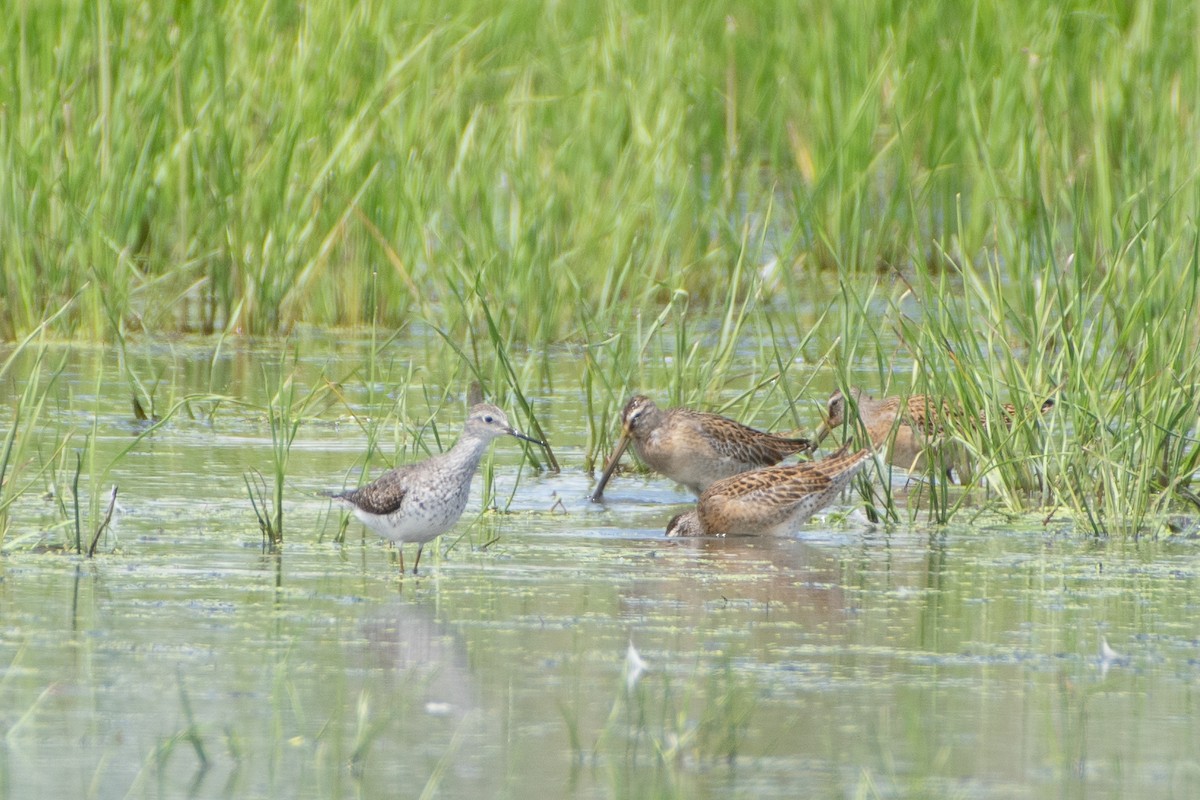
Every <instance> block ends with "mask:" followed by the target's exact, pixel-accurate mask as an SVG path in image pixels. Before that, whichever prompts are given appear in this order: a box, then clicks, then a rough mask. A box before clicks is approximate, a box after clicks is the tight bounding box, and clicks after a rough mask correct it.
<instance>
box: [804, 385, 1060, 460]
mask: <svg viewBox="0 0 1200 800" xmlns="http://www.w3.org/2000/svg"><path fill="white" fill-rule="evenodd" d="M850 396H851V398H853V401H854V406H855V407H856V408H857V410H858V418H859V420H861V421H862V425H863V429H864V430H865V431H866V434H867V436H868V438H870V440H871V443H872V444H873V445H874V446H875V447H879V448H882V447H883V446H884V445H886V446H887V460H888V463H890V464H892V465H893V466H896V467H900V468H902V469H905V470H911V469H912V468H913V465H914V464H915V463H916V462H917V460H918V459H919V458H920V456H921V454H922V453H924V452H926V451H928V450H929V448H930V445H931V444H933V443H935V442H936V441H937V439H938V438H939V437H940V436H941V435H942V432H943V426H944V424H945V422H946V420H949V419H958V420H968V419H970V417H968V415H967V414H966V412H964V411H962V410H961V409H957V408H955V407H954V406H952V405H951V404H950V403H948V402H946V401H945V400H942V401H941V402H939V401H937V400H935V399H934V398H932V397H929V396H928V395H923V394H914V395H910V396H909V397H908V398H907V399H902V398H900V397H885V398H883V399H881V400H875V399H872V398H870V397H868V396H866V395H864V394H863V392H862V390H861V389H851V390H850ZM846 407H847V398H846V396H845V395H844V394H842V391H841V390H840V389H839V390H837V391H835V392H834V393H833V394H832V395H831V396H830V398H829V405H828V409H827V417H826V420H825V421H824V422H823V423H822V424H821V426H820V427H819V428H818V429H817V433H816V435H815V436H814V437H813V438H814V440H815V441H816V443H817V444H820V443H821V442H822V441H823V440H824V439H825V437H826V436H827V435H828V434H829V432H830V431H832V430H833V429H835V428H839V427H841V426H842V425H843V424H844V423H845V421H846V413H847V412H846ZM1052 408H1054V400H1053V399H1048V400H1046V401H1045V402H1044V403H1042V406H1041V409H1040V411H1041V413H1043V414H1045V413H1046V412H1048V411H1049V410H1050V409H1052ZM1001 411H1002V419H1003V422H1004V426H1005V427H1006V428H1009V427H1012V423H1013V420H1015V419H1016V417H1017V408H1016V406H1014V405H1013V404H1012V403H1005V404H1004V405H1003V406H1001ZM978 423H979V424H980V425H986V424H987V415H986V413H984V412H980V414H979V417H978Z"/></svg>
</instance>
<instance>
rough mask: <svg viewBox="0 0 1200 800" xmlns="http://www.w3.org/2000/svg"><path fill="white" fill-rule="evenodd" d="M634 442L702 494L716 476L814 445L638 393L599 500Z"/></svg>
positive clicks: (628, 407)
mask: <svg viewBox="0 0 1200 800" xmlns="http://www.w3.org/2000/svg"><path fill="white" fill-rule="evenodd" d="M631 442H632V443H633V450H634V452H635V453H637V456H638V458H640V459H641V460H642V461H643V462H644V463H645V464H646V466H648V467H650V468H651V469H652V470H654V471H655V472H658V473H661V474H663V475H665V476H667V477H668V478H670V479H671V480H673V481H675V482H676V483H681V484H683V485H684V486H686V487H687V488H688V489H690V490H691V491H692V492H693V493H695V494H697V495H698V494H700V493H701V492H703V491H704V490H705V489H706V488H708V485H709V484H710V483H712V482H713V481H716V480H720V479H721V478H728V477H729V476H731V475H737V474H738V473H740V472H746V471H747V470H752V469H761V468H762V467H769V466H772V465H774V464H778V463H779V462H780V461H782V460H783V459H785V458H787V457H788V456H790V455H792V454H793V453H800V452H811V451H812V449H813V445H812V442H810V441H809V440H808V439H790V438H787V437H785V436H777V435H775V434H773V433H766V432H764V431H760V430H755V429H754V428H750V427H747V426H745V425H743V424H742V423H740V422H735V421H733V420H731V419H729V418H728V417H722V416H721V415H719V414H709V413H707V412H704V411H693V410H692V409H690V408H668V409H661V408H659V407H658V406H657V405H655V403H654V401H653V400H651V399H650V398H648V397H645V396H643V395H640V394H639V395H634V396H633V397H631V398H629V402H627V403H626V404H625V409H624V410H623V411H622V412H621V438H620V440H619V441H618V442H617V447H616V449H615V450H613V454H612V456H611V457H610V458H609V460H608V465H607V466H605V468H604V473H603V474H602V475H601V476H600V483H599V484H598V485H597V486H596V491H595V492H593V493H592V500H593V501H599V500H600V498H601V496H602V495H603V494H604V487H605V486H607V485H608V479H609V478H611V477H612V474H613V472H614V471H615V470H616V468H617V462H618V461H620V460H621V454H622V453H624V452H625V448H626V447H628V446H629V444H630V443H631Z"/></svg>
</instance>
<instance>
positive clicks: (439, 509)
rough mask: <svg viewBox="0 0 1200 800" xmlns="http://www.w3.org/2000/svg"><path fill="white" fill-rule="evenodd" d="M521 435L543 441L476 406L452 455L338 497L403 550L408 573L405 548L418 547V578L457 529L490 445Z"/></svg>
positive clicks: (491, 410)
mask: <svg viewBox="0 0 1200 800" xmlns="http://www.w3.org/2000/svg"><path fill="white" fill-rule="evenodd" d="M506 435H507V436H515V437H517V438H518V439H524V440H525V441H527V442H533V443H534V444H536V445H541V446H545V445H543V443H542V442H540V441H538V440H537V439H534V438H532V437H529V436H526V435H525V434H523V433H521V432H520V431H517V430H514V429H513V428H512V427H511V426H510V425H509V424H508V417H506V416H504V412H503V411H501V410H500V409H499V408H497V407H496V406H494V405H491V404H490V403H479V404H478V405H475V406H473V407H472V408H471V411H470V413H469V414H468V415H467V421H466V424H464V425H463V431H462V435H460V436H459V437H458V441H457V442H455V443H454V446H453V447H451V448H450V449H449V450H447V451H446V452H444V453H442V454H440V455H436V456H433V457H432V458H428V459H426V460H424V461H419V462H417V463H415V464H406V465H404V466H401V467H396V468H395V469H393V470H389V471H388V472H385V473H384V474H382V475H380V476H379V477H378V478H377V479H375V480H374V481H373V482H371V483H368V484H367V485H366V486H363V487H362V488H360V489H351V490H350V491H346V492H342V493H341V494H335V495H333V497H334V499H337V500H341V501H342V502H343V503H345V504H346V505H348V506H350V509H351V510H352V511H353V512H354V516H356V517H358V519H359V520H360V521H361V522H362V523H363V524H364V525H366V526H367V527H368V528H370V529H371V530H373V531H375V532H376V533H377V534H379V535H380V536H382V537H383V538H385V539H388V540H389V541H392V542H395V543H396V544H397V545H398V546H399V547H400V572H401V574H403V573H404V544H405V542H416V543H417V560H416V561H415V562H413V574H414V575H416V574H417V567H418V566H419V565H420V563H421V550H422V549H423V548H424V547H425V543H426V542H428V541H430V540H431V539H435V538H437V537H438V536H440V535H441V534H443V533H445V532H446V531H448V530H449V529H450V528H451V527H453V525H454V523H455V522H457V521H458V518H459V517H461V516H462V513H463V509H465V508H466V507H467V497H468V496H469V495H470V493H471V478H472V477H473V476H474V474H475V469H476V468H477V467H478V466H479V462H480V460H481V459H482V458H483V454H484V453H485V452H486V451H487V448H488V445H489V444H491V442H492V440H493V439H495V438H496V437H498V436H506Z"/></svg>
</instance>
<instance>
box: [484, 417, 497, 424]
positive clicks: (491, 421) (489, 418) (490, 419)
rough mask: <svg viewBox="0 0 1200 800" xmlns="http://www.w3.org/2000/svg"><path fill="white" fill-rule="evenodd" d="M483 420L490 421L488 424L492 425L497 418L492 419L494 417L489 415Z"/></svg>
mask: <svg viewBox="0 0 1200 800" xmlns="http://www.w3.org/2000/svg"><path fill="white" fill-rule="evenodd" d="M483 421H484V422H486V423H488V424H489V425H490V424H492V423H493V422H495V421H496V420H494V419H492V418H491V416H487V417H484V418H483Z"/></svg>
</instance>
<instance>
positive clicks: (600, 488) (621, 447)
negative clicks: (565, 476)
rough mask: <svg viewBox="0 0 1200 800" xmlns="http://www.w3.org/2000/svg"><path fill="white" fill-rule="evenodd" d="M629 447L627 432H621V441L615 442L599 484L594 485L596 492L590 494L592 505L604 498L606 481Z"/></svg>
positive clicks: (615, 469)
mask: <svg viewBox="0 0 1200 800" xmlns="http://www.w3.org/2000/svg"><path fill="white" fill-rule="evenodd" d="M628 446H629V432H628V431H622V432H621V439H620V440H619V441H618V442H617V449H616V450H613V454H612V457H611V458H609V459H608V464H607V465H606V466H605V467H604V472H603V474H601V475H600V483H598V484H596V491H594V492H592V497H591V500H592V502H593V503H599V502H600V499H601V498H602V497H603V496H604V487H605V486H608V479H609V478H611V477H612V474H613V473H614V472H616V471H617V462H619V461H620V460H621V454H622V453H624V452H625V448H626V447H628Z"/></svg>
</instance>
